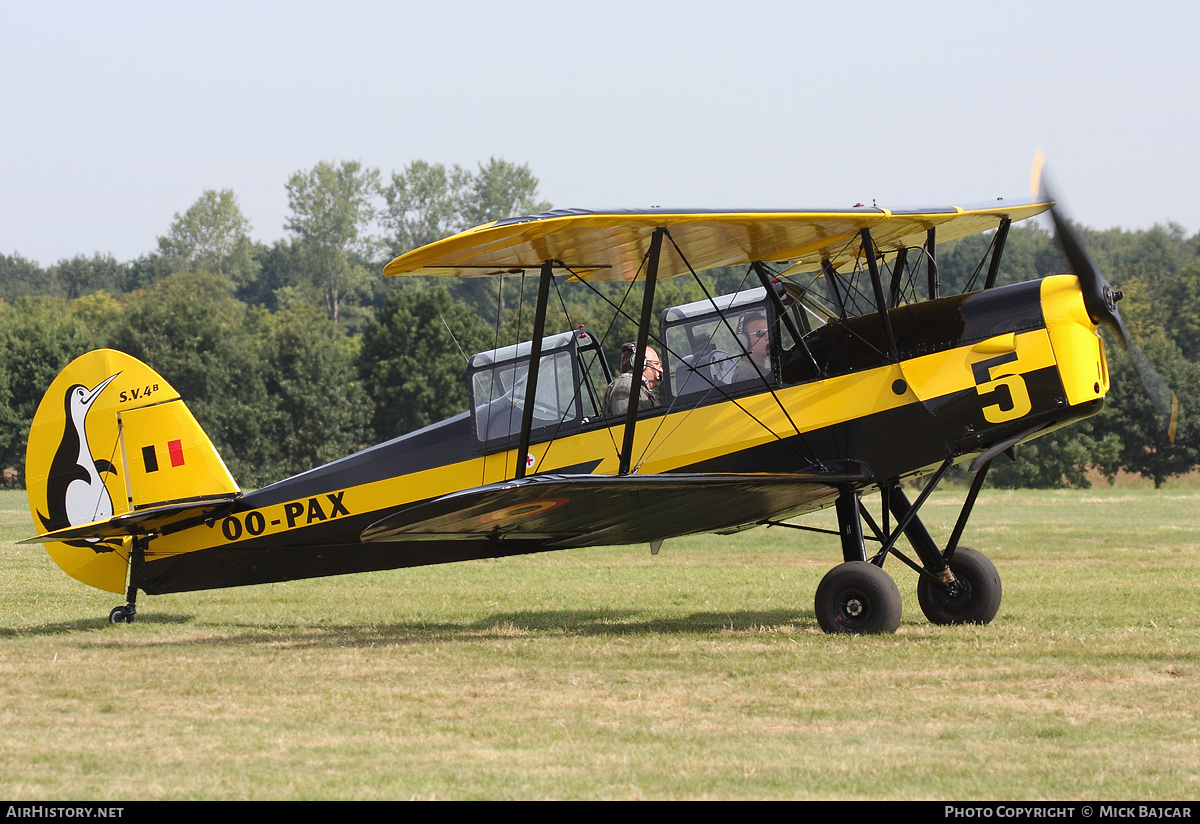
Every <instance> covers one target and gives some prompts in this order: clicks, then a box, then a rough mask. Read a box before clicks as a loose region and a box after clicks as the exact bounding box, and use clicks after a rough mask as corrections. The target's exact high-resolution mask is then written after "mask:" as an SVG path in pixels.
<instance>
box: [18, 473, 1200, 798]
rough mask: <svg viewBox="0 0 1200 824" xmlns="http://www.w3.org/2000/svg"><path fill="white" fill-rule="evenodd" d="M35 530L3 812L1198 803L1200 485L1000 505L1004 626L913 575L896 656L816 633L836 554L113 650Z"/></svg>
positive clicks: (217, 595) (345, 602) (992, 518)
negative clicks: (584, 803)
mask: <svg viewBox="0 0 1200 824" xmlns="http://www.w3.org/2000/svg"><path fill="white" fill-rule="evenodd" d="M956 513H957V509H956V505H955V504H954V502H953V501H946V502H941V501H938V500H937V499H936V498H935V499H934V501H933V502H931V504H930V505H929V507H928V508H927V510H926V515H927V516H928V518H927V519H928V521H929V522H930V526H931V528H932V529H934V531H935V534H939V535H945V534H946V533H947V532H948V530H949V527H950V525H951V524H952V522H953V518H954V516H955V515H956ZM816 521H817V522H818V523H824V524H825V525H830V524H831V521H830V518H829V517H828V516H820V517H818V518H817V519H816ZM31 528H32V527H31V521H30V519H29V515H28V512H27V510H26V509H25V500H24V496H23V495H21V494H19V493H11V492H7V493H0V573H2V574H0V605H2V606H3V619H0V729H3V736H4V746H3V747H2V748H0V796H3V797H8V798H13V799H115V800H130V799H207V798H214V799H280V798H284V799H327V798H361V799H388V798H571V799H575V798H621V799H625V798H633V799H636V798H654V799H671V798H801V799H803V798H897V799H960V800H961V799H1188V798H1195V797H1197V795H1198V794H1200V691H1198V690H1197V686H1198V682H1200V599H1198V596H1197V592H1198V590H1200V587H1198V585H1200V549H1198V547H1200V489H1194V488H1180V489H1174V490H1164V491H1159V492H1154V491H1152V490H1145V489H1099V490H1088V491H1071V492H999V491H988V492H985V493H984V494H983V495H982V496H981V500H980V503H979V506H978V507H977V510H976V516H975V518H974V519H973V521H972V525H971V527H970V529H969V530H968V537H967V540H965V541H964V542H965V543H968V544H969V545H972V546H975V547H976V548H978V549H981V550H983V551H985V552H986V553H987V554H988V555H989V557H991V558H992V559H993V560H994V561H995V563H996V565H997V567H998V568H999V570H1000V574H1001V576H1002V578H1003V580H1004V584H1005V591H1004V600H1003V603H1002V604H1001V607H1000V613H999V615H998V616H997V619H996V621H994V622H993V623H992V624H991V625H989V626H986V627H934V626H931V625H929V624H928V623H927V622H926V621H925V620H924V618H923V616H922V615H921V614H920V610H919V608H918V607H917V603H916V597H915V586H916V580H915V576H914V575H913V574H912V573H911V572H909V571H908V570H907V569H905V568H903V567H902V566H900V565H899V564H894V565H893V564H889V567H888V568H889V569H890V570H891V571H892V573H893V574H894V575H895V576H896V578H897V581H898V583H899V585H900V590H901V593H902V594H903V595H904V598H905V603H904V607H905V611H904V620H903V623H902V624H901V627H900V631H899V632H898V633H897V634H896V635H895V636H888V637H883V638H878V637H871V638H856V637H832V636H827V635H824V634H822V633H821V632H820V630H819V629H818V627H817V624H816V620H815V618H814V616H813V611H812V596H813V592H814V591H815V589H816V586H817V583H818V582H819V581H820V579H821V576H823V575H824V574H825V572H826V571H827V570H828V569H829V568H830V567H831V566H832V565H833V564H834V563H835V562H836V561H837V560H838V559H839V555H840V551H839V549H838V546H837V541H836V538H830V537H828V536H819V535H813V534H809V533H802V532H796V531H793V530H782V529H770V530H767V529H759V530H755V531H753V532H749V533H745V534H742V535H738V536H728V537H720V536H702V537H697V538H691V539H678V540H674V541H668V542H666V544H665V545H664V546H663V549H662V552H661V553H660V554H659V555H658V556H657V557H652V556H651V555H650V554H649V551H648V550H647V548H645V547H638V548H610V549H596V550H578V551H572V552H562V553H552V554H548V555H542V556H531V557H522V558H511V559H505V560H500V561H484V562H473V563H467V564H457V565H450V566H445V567H426V568H419V569H408V570H397V571H394V572H385V573H376V574H372V575H361V576H349V577H342V578H331V579H325V580H316V581H295V582H290V583H286V584H276V585H270V586H262V587H252V588H244V589H236V590H223V591H213V592H201V593H190V594H184V595H172V596H160V597H156V598H149V597H146V596H143V597H142V598H141V599H140V601H139V609H140V614H139V615H138V622H137V623H135V624H133V625H128V626H115V627H114V626H109V625H108V624H107V623H106V616H107V613H108V610H109V609H110V608H111V607H113V606H115V605H116V604H118V603H120V602H121V599H120V598H118V597H116V596H113V595H111V594H106V593H100V592H97V591H94V590H91V589H89V588H87V587H85V586H83V585H82V584H78V583H76V582H74V581H72V580H71V579H69V578H67V577H66V576H64V575H63V574H62V573H60V572H59V571H58V570H57V568H55V567H54V566H53V565H52V563H51V562H50V561H49V559H48V558H47V556H46V555H45V553H44V552H43V551H42V550H41V549H40V547H37V546H15V545H14V543H13V541H14V540H16V539H19V538H21V537H25V536H26V535H28V534H29V532H30V530H31Z"/></svg>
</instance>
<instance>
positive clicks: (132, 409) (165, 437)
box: [25, 349, 239, 593]
mask: <svg viewBox="0 0 1200 824" xmlns="http://www.w3.org/2000/svg"><path fill="white" fill-rule="evenodd" d="M25 485H26V488H27V489H28V492H29V509H30V512H31V513H32V515H33V519H34V524H35V526H36V528H37V530H38V532H39V534H45V533H48V532H56V531H58V530H61V529H67V528H80V527H84V526H85V525H88V524H97V525H100V524H106V523H109V522H110V521H112V520H113V519H114V518H120V517H121V516H123V515H127V514H128V513H131V512H134V511H137V510H143V509H149V508H153V507H156V506H160V505H163V504H173V503H181V502H187V501H204V500H211V499H218V498H228V497H230V496H231V495H235V494H237V493H238V491H239V490H238V486H237V483H236V482H234V480H233V477H232V476H231V475H230V474H229V470H228V469H226V467H225V462H224V461H222V460H221V456H220V455H219V454H217V450H216V448H215V447H213V445H212V442H211V441H210V440H209V439H208V436H207V435H205V434H204V431H203V430H202V429H201V428H200V425H199V424H198V423H197V422H196V419H195V418H194V417H193V416H192V413H191V411H190V410H189V409H188V408H187V406H186V405H185V404H184V402H183V400H182V399H181V398H180V397H179V393H178V392H176V391H175V389H174V387H172V386H171V385H170V384H169V383H168V382H167V381H166V380H165V379H164V378H163V377H162V376H161V375H159V374H158V373H157V372H155V371H154V370H153V369H151V368H150V367H148V366H146V365H145V364H144V363H142V362H141V361H139V360H138V359H137V358H134V357H132V356H130V355H126V354H124V353H123V352H117V351H114V350H111V349H99V350H96V351H93V352H88V353H87V354H85V355H81V356H80V357H78V358H76V359H75V360H73V361H72V362H71V363H69V364H68V365H67V366H66V368H65V369H63V371H62V372H60V373H59V375H58V377H57V378H55V379H54V381H53V382H52V383H51V384H50V388H49V389H47V390H46V394H45V395H44V396H43V397H42V402H41V403H40V404H39V406H38V409H37V412H36V413H35V415H34V418H33V425H32V426H31V428H30V430H29V446H28V450H27V452H26V460H25ZM97 533H98V534H97V535H96V536H92V537H82V538H79V539H76V540H71V541H50V542H47V543H46V551H47V552H48V553H49V554H50V557H51V558H52V559H53V560H54V562H55V563H56V564H58V565H59V567H61V568H62V569H63V571H64V572H66V573H67V574H68V575H70V576H71V577H73V578H76V579H77V580H80V581H82V582H83V583H85V584H88V585H89V586H93V587H96V588H98V589H103V590H107V591H109V592H116V593H123V592H124V591H125V581H126V577H127V574H128V567H129V560H128V559H129V547H130V543H131V542H130V539H129V538H114V537H112V536H111V531H110V532H108V533H106V535H104V536H102V535H100V534H99V530H97Z"/></svg>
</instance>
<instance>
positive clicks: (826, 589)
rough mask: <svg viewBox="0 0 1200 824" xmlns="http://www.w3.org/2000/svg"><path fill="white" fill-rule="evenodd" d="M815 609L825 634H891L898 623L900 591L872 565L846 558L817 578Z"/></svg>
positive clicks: (894, 583)
mask: <svg viewBox="0 0 1200 824" xmlns="http://www.w3.org/2000/svg"><path fill="white" fill-rule="evenodd" d="M816 612H817V623H819V624H820V625H821V629H823V630H825V631H826V632H829V633H840V634H843V635H874V634H880V633H892V632H895V631H896V628H897V627H899V626H900V590H899V589H897V587H896V582H895V581H893V580H892V576H890V575H888V574H887V573H886V572H884V571H883V570H882V569H880V568H879V567H877V566H875V565H874V564H869V563H867V562H866V561H848V562H846V563H844V564H839V565H838V566H835V567H834V568H833V569H831V570H829V573H828V574H827V575H826V576H825V577H824V578H823V579H821V584H820V586H818V587H817V597H816Z"/></svg>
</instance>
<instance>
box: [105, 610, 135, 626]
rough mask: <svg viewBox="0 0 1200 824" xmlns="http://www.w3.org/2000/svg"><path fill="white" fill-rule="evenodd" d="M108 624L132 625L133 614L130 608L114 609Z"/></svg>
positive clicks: (109, 616) (109, 614)
mask: <svg viewBox="0 0 1200 824" xmlns="http://www.w3.org/2000/svg"><path fill="white" fill-rule="evenodd" d="M108 623H110V624H132V623H133V613H131V612H130V611H129V607H127V606H124V607H113V608H112V612H110V613H108Z"/></svg>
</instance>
